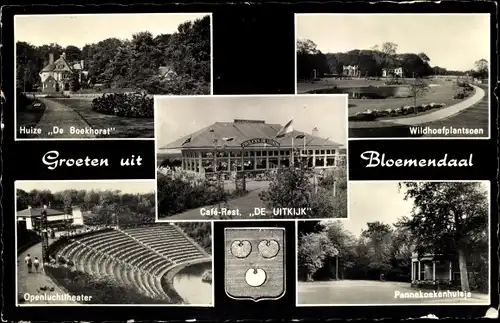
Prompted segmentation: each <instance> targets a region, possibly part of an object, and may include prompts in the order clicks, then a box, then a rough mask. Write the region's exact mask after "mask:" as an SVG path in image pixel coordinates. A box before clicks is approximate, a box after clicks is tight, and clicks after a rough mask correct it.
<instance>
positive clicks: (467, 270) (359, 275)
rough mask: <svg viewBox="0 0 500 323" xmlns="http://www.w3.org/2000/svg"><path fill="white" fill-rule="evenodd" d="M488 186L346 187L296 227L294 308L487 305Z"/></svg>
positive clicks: (409, 184)
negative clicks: (332, 203) (331, 214)
mask: <svg viewBox="0 0 500 323" xmlns="http://www.w3.org/2000/svg"><path fill="white" fill-rule="evenodd" d="M489 203H490V182H489V181H482V182H395V181H388V182H361V181H360V182H350V183H349V219H346V220H323V221H299V222H298V242H297V243H298V251H297V277H298V284H297V305H298V306H357V305H359V306H376V305H380V306H385V305H488V304H490V259H491V255H490V226H491V224H490V218H489V217H490V215H489V213H490V209H489Z"/></svg>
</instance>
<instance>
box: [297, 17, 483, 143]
mask: <svg viewBox="0 0 500 323" xmlns="http://www.w3.org/2000/svg"><path fill="white" fill-rule="evenodd" d="M458 26H464V28H459V27H458ZM332 34H335V37H332ZM295 37H296V82H297V83H296V84H297V87H296V93H298V94H300V93H309V94H319V93H345V94H348V95H349V111H348V117H349V138H350V139H355V138H360V139H361V138H422V139H426V138H445V139H446V138H449V139H453V138H455V139H456V138H470V139H488V138H490V122H489V120H490V85H489V75H490V15H489V14H369V15H368V14H296V15H295Z"/></svg>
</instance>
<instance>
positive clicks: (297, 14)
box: [294, 12, 492, 141]
mask: <svg viewBox="0 0 500 323" xmlns="http://www.w3.org/2000/svg"><path fill="white" fill-rule="evenodd" d="M345 15H350V16H364V15H370V16H400V15H411V16H471V15H488V18H489V19H488V21H489V24H490V25H491V13H485V12H481V13H391V14H388V13H295V14H294V21H295V26H294V32H295V37H294V41H295V45H294V46H295V94H297V95H299V94H302V93H298V79H297V40H298V38H297V16H345ZM488 32H489V34H490V39H491V30H488ZM489 48H490V52H491V41H490V43H489ZM489 56H491V54H490V55H489ZM491 59H492V57H488V88H487V92H488V136H487V137H473V136H471V137H445V136H443V137H437V136H436V137H352V138H350V137H348V140H349V141H350V140H353V141H356V140H442V139H444V140H490V139H491V138H492V137H491V122H492V120H491V91H492V90H491V89H492V86H491V84H492V81H491ZM312 95H318V94H312ZM476 104H478V103H476ZM467 109H468V108H467ZM467 109H465V110H462V111H459V112H458V113H456V114H453V115H451V116H449V117H446V118H443V119H441V120H446V119H447V118H451V117H454V116H456V115H458V114H459V113H462V112H465V111H466V110H467ZM348 118H349V113H348ZM438 121H439V120H438ZM408 127H411V126H408ZM413 127H418V125H414V126H413ZM458 127H459V126H458ZM347 128H348V129H349V123H348V124H347Z"/></svg>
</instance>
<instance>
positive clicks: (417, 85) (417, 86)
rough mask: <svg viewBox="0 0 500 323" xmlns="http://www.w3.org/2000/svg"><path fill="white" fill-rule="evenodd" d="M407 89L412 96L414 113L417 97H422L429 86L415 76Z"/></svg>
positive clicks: (416, 110)
mask: <svg viewBox="0 0 500 323" xmlns="http://www.w3.org/2000/svg"><path fill="white" fill-rule="evenodd" d="M409 89H410V96H411V97H412V98H413V111H414V112H415V114H416V113H417V112H418V109H417V99H418V98H421V97H423V96H424V95H425V94H426V93H427V92H428V91H429V87H428V86H427V83H426V82H425V81H424V80H423V79H421V78H416V79H415V81H414V82H413V83H411V84H410V87H409Z"/></svg>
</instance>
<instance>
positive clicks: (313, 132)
mask: <svg viewBox="0 0 500 323" xmlns="http://www.w3.org/2000/svg"><path fill="white" fill-rule="evenodd" d="M311 134H312V135H313V136H314V137H319V131H318V127H314V128H313V130H312V132H311Z"/></svg>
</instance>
